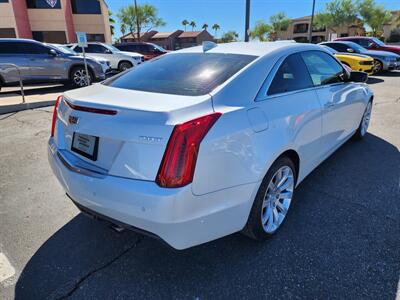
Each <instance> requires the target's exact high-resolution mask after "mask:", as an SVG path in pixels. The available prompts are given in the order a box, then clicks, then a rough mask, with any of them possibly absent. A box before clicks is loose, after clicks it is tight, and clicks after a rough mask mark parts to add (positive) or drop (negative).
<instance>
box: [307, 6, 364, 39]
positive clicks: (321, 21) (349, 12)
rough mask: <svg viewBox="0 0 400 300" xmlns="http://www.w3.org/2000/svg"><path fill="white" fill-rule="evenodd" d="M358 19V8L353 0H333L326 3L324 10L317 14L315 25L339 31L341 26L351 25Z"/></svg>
mask: <svg viewBox="0 0 400 300" xmlns="http://www.w3.org/2000/svg"><path fill="white" fill-rule="evenodd" d="M356 20H357V8H356V6H355V5H354V3H353V2H352V1H351V0H333V1H331V2H328V3H327V4H326V5H325V10H324V11H323V12H320V13H317V14H316V15H315V18H314V25H315V27H321V28H323V27H326V28H329V29H330V30H332V31H333V32H338V31H339V28H340V27H342V26H345V25H350V24H352V23H354V22H355V21H356Z"/></svg>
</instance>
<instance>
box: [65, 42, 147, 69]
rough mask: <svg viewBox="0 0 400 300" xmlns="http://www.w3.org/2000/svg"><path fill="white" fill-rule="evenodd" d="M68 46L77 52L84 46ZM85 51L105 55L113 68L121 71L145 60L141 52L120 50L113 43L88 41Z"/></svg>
mask: <svg viewBox="0 0 400 300" xmlns="http://www.w3.org/2000/svg"><path fill="white" fill-rule="evenodd" d="M68 46H69V47H70V48H71V49H72V50H74V51H75V52H78V53H82V48H81V47H80V46H78V44H71V45H68ZM85 53H88V54H95V55H96V56H100V57H104V58H105V59H107V60H109V61H110V63H111V68H112V69H114V70H119V71H125V70H126V69H129V68H132V67H134V66H136V65H138V64H141V63H142V62H143V61H144V56H143V55H142V54H140V53H136V52H126V51H120V50H118V49H117V48H115V47H113V46H111V45H107V44H103V43H88V46H87V47H85Z"/></svg>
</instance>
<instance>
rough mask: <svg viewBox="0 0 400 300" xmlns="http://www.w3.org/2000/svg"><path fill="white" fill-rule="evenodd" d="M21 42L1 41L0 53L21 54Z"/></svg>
mask: <svg viewBox="0 0 400 300" xmlns="http://www.w3.org/2000/svg"><path fill="white" fill-rule="evenodd" d="M21 46H22V43H16V42H1V43H0V54H23V53H24V51H23V47H21Z"/></svg>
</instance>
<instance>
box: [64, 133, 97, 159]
mask: <svg viewBox="0 0 400 300" xmlns="http://www.w3.org/2000/svg"><path fill="white" fill-rule="evenodd" d="M98 148H99V137H97V136H93V135H87V134H82V133H77V132H74V135H73V137H72V145H71V150H72V151H73V152H76V153H78V154H80V155H82V156H84V157H86V158H89V159H90V160H93V161H96V160H97V152H98Z"/></svg>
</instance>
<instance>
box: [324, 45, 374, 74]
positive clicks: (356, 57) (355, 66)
mask: <svg viewBox="0 0 400 300" xmlns="http://www.w3.org/2000/svg"><path fill="white" fill-rule="evenodd" d="M325 48H327V50H329V51H330V52H331V53H332V54H333V55H334V56H335V57H336V58H337V59H338V60H340V61H341V62H342V64H344V65H346V66H348V67H350V68H351V69H352V70H353V71H362V72H366V73H368V75H372V74H373V67H374V59H373V58H372V57H370V56H367V55H362V54H357V53H342V52H337V51H336V50H334V49H332V48H330V47H327V46H325Z"/></svg>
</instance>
